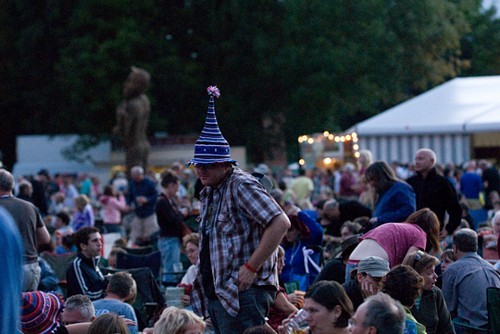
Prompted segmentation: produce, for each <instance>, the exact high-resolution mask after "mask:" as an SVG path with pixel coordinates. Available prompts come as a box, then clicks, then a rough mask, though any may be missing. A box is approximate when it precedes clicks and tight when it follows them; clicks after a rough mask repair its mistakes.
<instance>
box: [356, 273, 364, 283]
mask: <svg viewBox="0 0 500 334" xmlns="http://www.w3.org/2000/svg"><path fill="white" fill-rule="evenodd" d="M356 280H357V281H358V283H361V281H362V280H363V274H362V273H360V272H359V271H358V272H357V273H356Z"/></svg>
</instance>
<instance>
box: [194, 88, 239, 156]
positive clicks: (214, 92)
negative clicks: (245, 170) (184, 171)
mask: <svg viewBox="0 0 500 334" xmlns="http://www.w3.org/2000/svg"><path fill="white" fill-rule="evenodd" d="M207 92H208V95H209V96H210V99H209V101H208V112H207V117H206V120H205V126H204V128H203V131H202V132H201V135H200V137H199V138H198V140H197V141H196V144H195V145H194V158H193V159H191V160H189V162H188V163H187V164H186V165H187V166H189V165H191V164H194V165H198V164H200V165H208V164H214V163H221V162H230V163H231V164H233V165H237V164H238V163H237V162H236V160H233V159H231V154H230V151H231V148H230V147H229V143H228V142H227V140H226V139H225V138H224V136H223V135H222V133H221V131H220V129H219V125H218V123H217V118H216V117H215V103H214V97H217V98H218V97H219V96H220V91H219V89H218V88H217V86H209V87H208V88H207Z"/></svg>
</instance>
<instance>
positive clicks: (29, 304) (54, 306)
mask: <svg viewBox="0 0 500 334" xmlns="http://www.w3.org/2000/svg"><path fill="white" fill-rule="evenodd" d="M63 308H64V306H63V302H62V300H61V299H60V298H59V297H58V296H56V295H55V294H53V293H48V292H43V291H31V292H23V293H22V308H21V329H22V332H23V333H25V334H45V333H53V332H54V330H55V329H56V328H57V327H58V326H59V319H58V318H59V315H60V313H61V312H62V310H63Z"/></svg>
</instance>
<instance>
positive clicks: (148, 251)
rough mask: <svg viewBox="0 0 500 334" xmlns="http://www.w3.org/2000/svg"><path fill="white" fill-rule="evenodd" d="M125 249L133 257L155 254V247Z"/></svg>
mask: <svg viewBox="0 0 500 334" xmlns="http://www.w3.org/2000/svg"><path fill="white" fill-rule="evenodd" d="M123 249H124V250H126V251H127V253H129V254H133V255H148V254H151V253H153V246H152V245H148V246H142V247H126V248H123Z"/></svg>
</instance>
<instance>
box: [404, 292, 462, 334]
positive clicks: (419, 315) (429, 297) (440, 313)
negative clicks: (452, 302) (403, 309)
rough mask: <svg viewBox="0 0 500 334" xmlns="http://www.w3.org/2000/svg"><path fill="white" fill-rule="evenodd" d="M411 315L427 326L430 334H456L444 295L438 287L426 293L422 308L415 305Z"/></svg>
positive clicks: (423, 296) (423, 297)
mask: <svg viewBox="0 0 500 334" xmlns="http://www.w3.org/2000/svg"><path fill="white" fill-rule="evenodd" d="M411 314H413V316H414V317H415V319H417V321H418V322H419V323H421V324H422V325H424V326H425V328H426V331H427V333H428V334H455V330H454V328H453V324H452V322H451V316H450V312H448V308H447V307H446V303H445V301H444V298H443V293H442V292H441V290H440V289H439V288H437V287H433V288H432V290H430V291H424V293H423V294H422V299H421V301H420V306H419V307H417V306H416V305H414V306H413V307H412V308H411Z"/></svg>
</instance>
